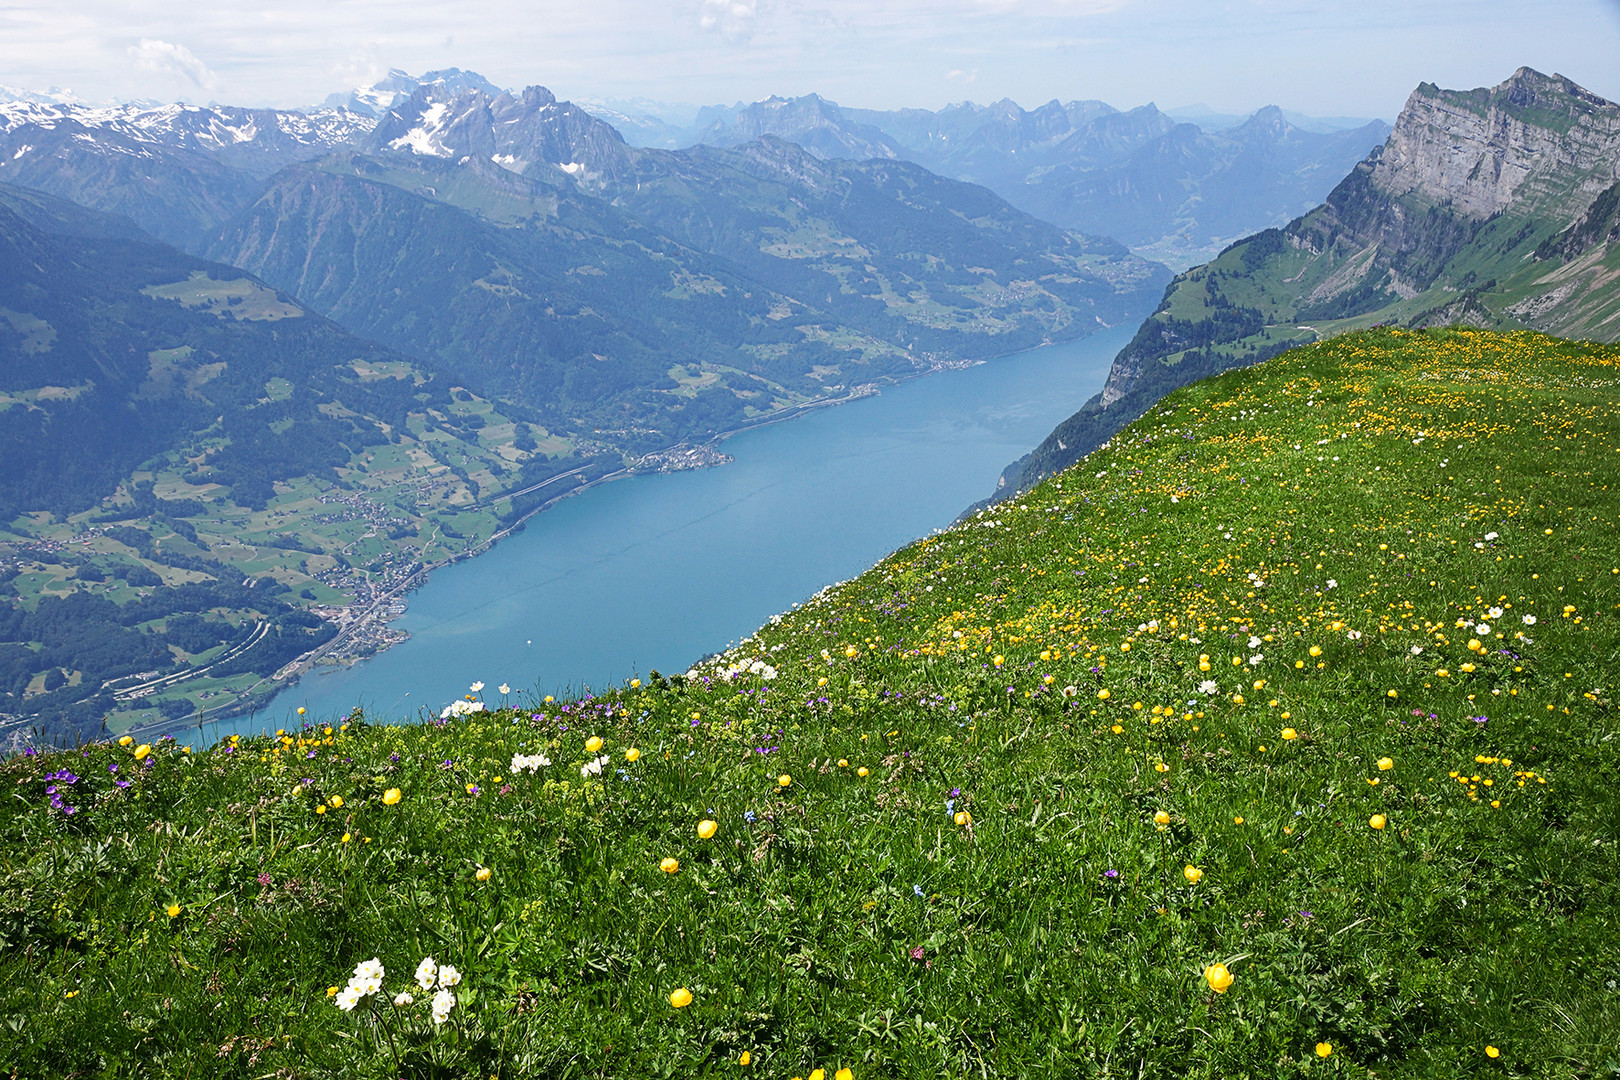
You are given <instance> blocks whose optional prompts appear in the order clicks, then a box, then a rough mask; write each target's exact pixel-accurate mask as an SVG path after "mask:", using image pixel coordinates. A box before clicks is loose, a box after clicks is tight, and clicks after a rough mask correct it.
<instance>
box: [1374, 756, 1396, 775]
mask: <svg viewBox="0 0 1620 1080" xmlns="http://www.w3.org/2000/svg"><path fill="white" fill-rule="evenodd" d="M1394 767H1395V762H1394V761H1392V760H1390V759H1389V758H1387V757H1381V758H1379V759H1378V768H1379V769H1380V770H1381V771H1383V772H1389V770H1391V769H1393V768H1394Z"/></svg>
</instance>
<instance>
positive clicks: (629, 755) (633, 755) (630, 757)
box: [624, 746, 641, 765]
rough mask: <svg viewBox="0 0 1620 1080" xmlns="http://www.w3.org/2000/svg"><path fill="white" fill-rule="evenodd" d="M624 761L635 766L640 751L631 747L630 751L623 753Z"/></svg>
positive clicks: (638, 759)
mask: <svg viewBox="0 0 1620 1080" xmlns="http://www.w3.org/2000/svg"><path fill="white" fill-rule="evenodd" d="M624 760H626V761H628V762H630V763H631V764H632V765H633V764H635V763H636V762H638V761H640V760H641V751H640V750H637V749H636V748H635V747H634V746H632V747H631V748H630V749H628V750H626V751H625V752H624Z"/></svg>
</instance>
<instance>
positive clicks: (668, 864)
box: [658, 857, 681, 874]
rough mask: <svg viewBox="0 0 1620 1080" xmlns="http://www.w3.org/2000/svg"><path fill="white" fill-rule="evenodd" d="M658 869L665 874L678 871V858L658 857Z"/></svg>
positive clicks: (679, 866) (679, 865)
mask: <svg viewBox="0 0 1620 1080" xmlns="http://www.w3.org/2000/svg"><path fill="white" fill-rule="evenodd" d="M658 869H660V870H662V871H663V872H664V873H666V874H674V873H678V872H679V871H680V869H681V864H680V860H678V859H671V858H668V857H666V858H663V859H660V860H658Z"/></svg>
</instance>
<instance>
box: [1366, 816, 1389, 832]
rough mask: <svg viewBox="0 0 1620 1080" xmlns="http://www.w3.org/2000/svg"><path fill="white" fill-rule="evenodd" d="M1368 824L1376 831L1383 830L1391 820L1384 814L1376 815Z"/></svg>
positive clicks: (1368, 820) (1369, 819)
mask: <svg viewBox="0 0 1620 1080" xmlns="http://www.w3.org/2000/svg"><path fill="white" fill-rule="evenodd" d="M1367 824H1368V825H1371V826H1372V827H1373V828H1375V829H1382V828H1383V827H1384V826H1385V825H1388V824H1389V819H1388V818H1386V817H1385V816H1384V815H1383V814H1374V815H1373V816H1372V817H1370V818H1368V819H1367Z"/></svg>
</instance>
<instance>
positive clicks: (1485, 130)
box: [1371, 68, 1620, 220]
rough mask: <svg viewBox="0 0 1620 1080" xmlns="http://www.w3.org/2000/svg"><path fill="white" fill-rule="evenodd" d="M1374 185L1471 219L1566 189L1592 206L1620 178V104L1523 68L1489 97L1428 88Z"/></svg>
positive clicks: (1421, 90)
mask: <svg viewBox="0 0 1620 1080" xmlns="http://www.w3.org/2000/svg"><path fill="white" fill-rule="evenodd" d="M1371 179H1372V182H1373V184H1374V185H1375V186H1377V187H1378V188H1379V189H1380V190H1381V191H1383V192H1385V193H1387V194H1389V195H1391V196H1394V197H1411V198H1414V199H1417V200H1420V201H1423V202H1427V203H1431V204H1446V205H1449V206H1451V207H1452V208H1453V209H1454V210H1455V211H1456V212H1457V213H1459V214H1463V215H1465V216H1467V217H1470V218H1473V219H1474V220H1483V219H1485V218H1488V217H1490V216H1491V215H1492V214H1497V213H1500V212H1502V211H1503V210H1505V209H1507V208H1508V207H1509V206H1512V205H1513V204H1514V203H1515V202H1516V201H1518V200H1520V199H1521V198H1523V197H1542V198H1545V197H1549V196H1551V197H1556V196H1558V195H1561V194H1564V193H1565V192H1566V191H1568V190H1569V189H1570V188H1573V189H1574V191H1576V192H1580V193H1584V194H1585V196H1586V200H1584V201H1589V200H1590V198H1591V196H1593V195H1595V194H1596V193H1597V192H1598V191H1600V190H1602V189H1603V188H1606V187H1608V186H1609V185H1610V184H1612V183H1614V182H1615V181H1616V180H1620V106H1617V105H1615V104H1614V103H1613V102H1610V101H1605V100H1604V99H1603V98H1601V97H1598V96H1597V95H1596V94H1593V93H1591V92H1590V91H1588V90H1584V89H1582V88H1581V87H1579V86H1577V85H1576V84H1575V83H1573V82H1571V81H1570V80H1569V79H1566V78H1564V77H1563V76H1562V75H1552V76H1548V75H1543V74H1541V73H1540V72H1537V71H1532V70H1531V69H1529V68H1520V69H1519V70H1518V71H1516V72H1514V73H1513V76H1512V78H1510V79H1508V80H1507V81H1506V82H1504V83H1502V84H1501V85H1500V86H1495V87H1491V88H1490V89H1482V90H1470V91H1456V90H1441V89H1439V88H1438V87H1436V86H1434V85H1433V84H1430V83H1424V84H1423V85H1422V86H1419V87H1418V88H1417V89H1416V90H1414V91H1413V92H1412V96H1411V97H1410V98H1409V99H1408V100H1407V103H1406V108H1405V109H1403V110H1402V111H1401V115H1400V118H1399V119H1398V120H1397V121H1396V123H1395V129H1394V131H1393V132H1391V134H1390V137H1389V141H1388V142H1387V143H1386V144H1385V146H1384V151H1383V154H1382V155H1381V156H1380V157H1379V159H1378V162H1377V165H1376V167H1375V168H1374V169H1373V173H1372V178H1371ZM1570 201H1572V202H1581V201H1583V200H1581V199H1580V198H1579V196H1578V195H1577V196H1576V197H1575V198H1574V199H1572V200H1570ZM1574 212H1576V213H1578V212H1579V211H1578V210H1576V211H1574Z"/></svg>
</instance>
